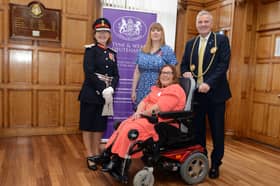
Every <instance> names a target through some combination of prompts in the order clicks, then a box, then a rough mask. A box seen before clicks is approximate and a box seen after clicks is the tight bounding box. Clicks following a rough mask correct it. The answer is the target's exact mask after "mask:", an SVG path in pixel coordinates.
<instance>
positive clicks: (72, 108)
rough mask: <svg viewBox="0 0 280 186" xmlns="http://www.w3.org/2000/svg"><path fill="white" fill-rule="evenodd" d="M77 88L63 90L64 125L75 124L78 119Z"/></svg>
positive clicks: (77, 123) (77, 122)
mask: <svg viewBox="0 0 280 186" xmlns="http://www.w3.org/2000/svg"><path fill="white" fill-rule="evenodd" d="M79 92H80V91H79V90H65V92H64V98H65V102H64V109H63V110H64V111H65V112H64V124H65V126H76V127H77V128H78V125H79V121H80V118H79V116H80V104H79V101H78V99H77V98H78V95H79Z"/></svg>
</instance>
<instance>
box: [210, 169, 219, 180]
mask: <svg viewBox="0 0 280 186" xmlns="http://www.w3.org/2000/svg"><path fill="white" fill-rule="evenodd" d="M219 175H220V173H219V167H211V169H210V170H209V178H211V179H216V178H218V177H219Z"/></svg>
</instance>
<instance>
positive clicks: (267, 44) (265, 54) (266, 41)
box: [256, 34, 273, 60]
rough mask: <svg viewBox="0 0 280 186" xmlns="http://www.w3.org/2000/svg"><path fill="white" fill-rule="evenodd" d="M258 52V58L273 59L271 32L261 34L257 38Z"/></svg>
mask: <svg viewBox="0 0 280 186" xmlns="http://www.w3.org/2000/svg"><path fill="white" fill-rule="evenodd" d="M257 40H258V41H257V52H256V58H257V60H260V59H271V51H273V50H272V49H273V48H272V35H271V34H260V35H259V36H258V38H257Z"/></svg>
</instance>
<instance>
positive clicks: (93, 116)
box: [79, 18, 119, 170]
mask: <svg viewBox="0 0 280 186" xmlns="http://www.w3.org/2000/svg"><path fill="white" fill-rule="evenodd" d="M92 28H93V40H94V43H93V44H90V45H85V48H86V49H85V54H84V63H83V68H84V74H85V80H84V82H83V86H82V89H81V91H80V95H79V100H80V130H82V136H83V142H84V145H85V148H86V153H87V165H88V168H89V169H91V170H96V169H97V167H96V164H95V161H96V159H97V158H98V156H96V155H97V154H100V140H101V138H102V135H103V133H104V131H105V130H106V128H107V117H108V115H112V114H113V112H112V109H113V107H112V101H113V97H112V95H113V93H114V89H115V88H116V86H117V83H118V81H119V72H118V65H117V57H116V52H115V51H114V50H112V49H110V48H108V47H107V46H108V44H110V43H111V42H112V38H111V32H110V29H111V25H110V22H109V21H108V20H107V19H105V18H99V19H97V20H96V21H95V22H94V24H93V25H92ZM108 108H109V110H108Z"/></svg>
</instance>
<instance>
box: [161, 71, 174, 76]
mask: <svg viewBox="0 0 280 186" xmlns="http://www.w3.org/2000/svg"><path fill="white" fill-rule="evenodd" d="M160 74H164V75H172V74H173V72H170V71H169V72H164V71H162V72H161V73H160Z"/></svg>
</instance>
